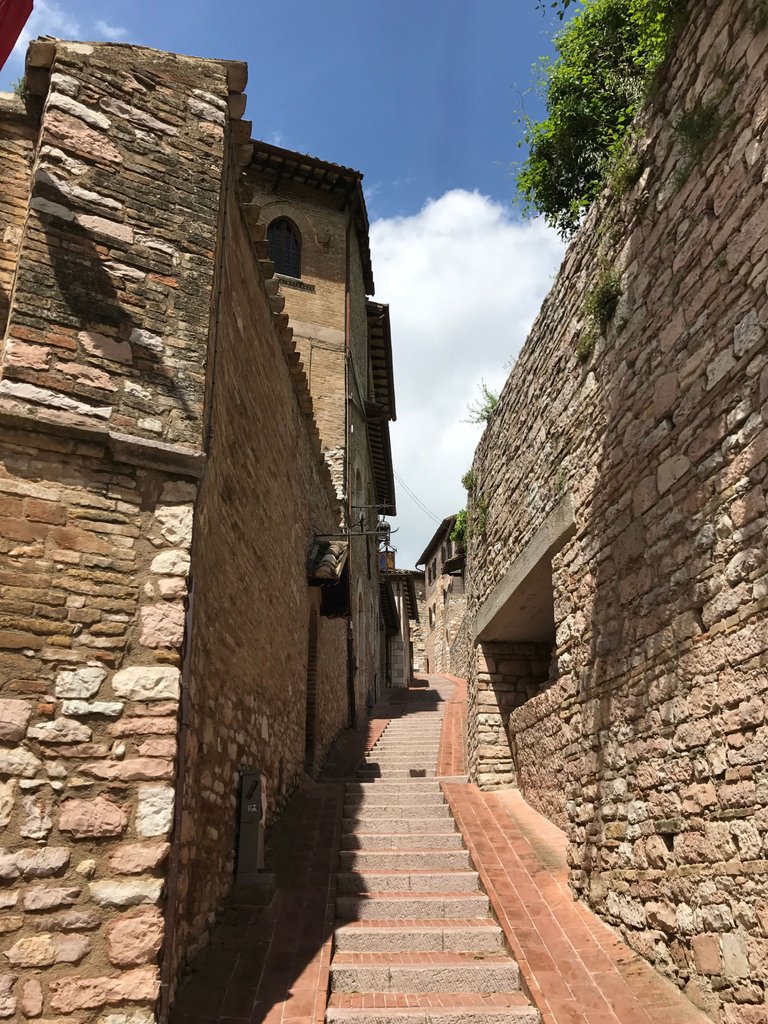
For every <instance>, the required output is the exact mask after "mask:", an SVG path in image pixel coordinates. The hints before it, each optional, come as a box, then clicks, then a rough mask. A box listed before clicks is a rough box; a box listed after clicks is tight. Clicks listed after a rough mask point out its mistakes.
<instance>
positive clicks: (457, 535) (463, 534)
mask: <svg viewBox="0 0 768 1024" xmlns="http://www.w3.org/2000/svg"><path fill="white" fill-rule="evenodd" d="M466 539H467V510H466V509H465V508H463V509H461V511H460V512H457V513H456V522H455V523H454V524H453V529H452V530H451V540H452V541H453V542H454V544H464V543H465V542H466Z"/></svg>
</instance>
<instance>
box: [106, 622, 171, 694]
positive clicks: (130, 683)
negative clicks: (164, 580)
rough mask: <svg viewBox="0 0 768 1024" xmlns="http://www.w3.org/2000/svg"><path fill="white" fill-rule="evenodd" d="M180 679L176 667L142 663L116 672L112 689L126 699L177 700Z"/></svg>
mask: <svg viewBox="0 0 768 1024" xmlns="http://www.w3.org/2000/svg"><path fill="white" fill-rule="evenodd" d="M163 607H165V605H163ZM180 680H181V673H180V672H179V670H178V669H177V668H171V667H166V666H161V665H142V666H137V667H135V668H125V669H122V671H120V672H116V673H115V675H114V676H113V677H112V689H113V690H114V691H115V693H116V694H117V695H118V696H119V697H124V698H125V699H126V700H139V701H143V700H178V697H179V687H180Z"/></svg>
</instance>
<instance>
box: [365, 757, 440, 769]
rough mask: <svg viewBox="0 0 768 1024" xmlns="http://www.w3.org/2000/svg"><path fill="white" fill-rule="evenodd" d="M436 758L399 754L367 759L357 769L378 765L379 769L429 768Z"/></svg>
mask: <svg viewBox="0 0 768 1024" xmlns="http://www.w3.org/2000/svg"><path fill="white" fill-rule="evenodd" d="M436 760H437V758H436V756H435V755H434V754H414V755H413V757H409V756H407V755H400V754H391V755H389V756H388V757H376V756H375V755H374V756H373V757H367V758H365V759H364V760H363V761H361V762H360V765H359V767H360V768H365V767H367V766H368V765H375V764H377V765H379V766H380V767H381V768H385V767H386V768H430V767H432V766H433V765H434V764H435V762H436Z"/></svg>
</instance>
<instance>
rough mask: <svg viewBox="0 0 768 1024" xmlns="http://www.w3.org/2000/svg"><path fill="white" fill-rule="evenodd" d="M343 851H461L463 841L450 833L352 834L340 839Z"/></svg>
mask: <svg viewBox="0 0 768 1024" xmlns="http://www.w3.org/2000/svg"><path fill="white" fill-rule="evenodd" d="M341 848H342V849H343V850H362V851H370V850H463V849H464V839H463V838H462V835H461V833H460V832H458V831H452V832H406V833H397V832H395V833H392V832H352V833H349V834H348V835H343V836H342V837H341Z"/></svg>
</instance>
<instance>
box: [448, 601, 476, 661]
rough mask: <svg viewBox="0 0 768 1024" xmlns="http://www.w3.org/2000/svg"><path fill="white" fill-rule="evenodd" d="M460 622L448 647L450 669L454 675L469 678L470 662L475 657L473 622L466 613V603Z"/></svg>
mask: <svg viewBox="0 0 768 1024" xmlns="http://www.w3.org/2000/svg"><path fill="white" fill-rule="evenodd" d="M463 612H464V614H463V615H462V617H461V621H460V624H459V626H458V628H457V629H456V632H455V634H454V637H453V639H452V640H451V644H450V647H449V649H448V671H449V673H450V674H451V675H452V676H458V677H459V678H460V679H468V678H469V672H470V663H471V660H472V658H473V657H474V650H473V643H472V624H471V622H470V620H469V617H468V616H467V614H466V603H465V607H464V609H463Z"/></svg>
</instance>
